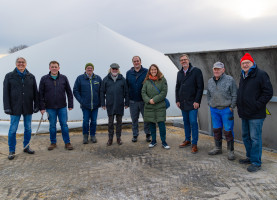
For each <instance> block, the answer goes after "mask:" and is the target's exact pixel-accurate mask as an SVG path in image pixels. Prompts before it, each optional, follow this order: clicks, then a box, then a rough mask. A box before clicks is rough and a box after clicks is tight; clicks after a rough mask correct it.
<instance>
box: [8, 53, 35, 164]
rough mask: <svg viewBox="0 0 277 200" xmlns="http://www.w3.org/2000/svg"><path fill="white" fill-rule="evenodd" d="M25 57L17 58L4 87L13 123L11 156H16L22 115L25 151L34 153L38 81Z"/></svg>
mask: <svg viewBox="0 0 277 200" xmlns="http://www.w3.org/2000/svg"><path fill="white" fill-rule="evenodd" d="M26 66H27V62H26V60H25V58H22V57H19V58H17V59H16V68H15V69H14V70H13V71H12V72H10V73H8V74H6V76H5V80H4V84H3V86H4V88H3V101H4V111H5V113H6V114H8V115H10V116H11V124H10V129H9V134H8V143H9V152H10V153H9V156H8V159H9V160H12V159H14V157H15V146H16V131H17V128H18V123H19V120H20V117H21V115H23V119H24V141H23V147H24V150H23V151H24V152H26V153H29V154H34V153H35V151H33V150H32V149H31V148H30V146H29V142H30V139H31V133H32V129H31V122H32V114H33V113H36V112H38V111H39V107H38V91H37V83H36V79H35V77H34V75H33V74H31V73H30V72H29V71H28V70H27V69H26Z"/></svg>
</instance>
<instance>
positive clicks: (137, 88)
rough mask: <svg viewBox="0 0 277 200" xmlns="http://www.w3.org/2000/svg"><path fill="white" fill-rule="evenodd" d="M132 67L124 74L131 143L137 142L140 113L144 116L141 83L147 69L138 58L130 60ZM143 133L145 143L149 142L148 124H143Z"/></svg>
mask: <svg viewBox="0 0 277 200" xmlns="http://www.w3.org/2000/svg"><path fill="white" fill-rule="evenodd" d="M132 62H133V65H134V66H133V67H132V68H131V69H130V70H128V71H127V73H126V81H127V85H128V88H129V99H130V115H131V119H132V131H133V139H132V142H137V138H138V135H139V129H138V119H139V114H140V113H141V114H142V116H144V101H143V100H142V96H141V90H142V86H143V81H144V79H145V77H146V74H147V72H148V69H146V68H144V67H142V65H141V59H140V57H139V56H134V57H133V58H132ZM144 132H145V134H146V141H147V142H151V134H150V130H149V124H148V123H146V122H145V123H144Z"/></svg>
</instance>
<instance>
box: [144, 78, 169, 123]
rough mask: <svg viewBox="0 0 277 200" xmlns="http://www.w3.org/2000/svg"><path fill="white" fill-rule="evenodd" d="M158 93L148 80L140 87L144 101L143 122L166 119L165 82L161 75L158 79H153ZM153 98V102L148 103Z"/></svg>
mask: <svg viewBox="0 0 277 200" xmlns="http://www.w3.org/2000/svg"><path fill="white" fill-rule="evenodd" d="M153 82H154V83H155V85H156V87H157V88H158V89H159V90H160V93H159V92H158V91H157V89H156V88H155V87H154V86H153V84H152V82H151V81H150V80H147V81H146V82H145V83H144V84H143V87H142V90H141V95H142V99H143V101H144V103H145V104H144V121H145V122H153V123H156V122H164V121H165V120H166V107H165V101H164V99H165V97H166V94H167V82H166V79H165V78H164V77H163V78H162V79H161V80H159V81H153ZM150 99H153V100H154V102H155V104H150V103H149V101H150Z"/></svg>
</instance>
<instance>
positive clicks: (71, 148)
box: [64, 143, 73, 150]
mask: <svg viewBox="0 0 277 200" xmlns="http://www.w3.org/2000/svg"><path fill="white" fill-rule="evenodd" d="M64 148H66V149H67V150H73V146H72V145H71V144H70V143H67V144H65V146H64Z"/></svg>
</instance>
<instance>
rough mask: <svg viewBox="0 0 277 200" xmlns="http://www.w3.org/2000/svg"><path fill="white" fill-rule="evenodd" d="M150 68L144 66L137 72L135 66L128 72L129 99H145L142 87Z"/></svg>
mask: <svg viewBox="0 0 277 200" xmlns="http://www.w3.org/2000/svg"><path fill="white" fill-rule="evenodd" d="M147 72H148V69H146V68H143V67H142V66H141V69H140V70H139V71H138V72H136V71H135V69H134V67H132V68H131V69H130V70H128V71H127V73H126V81H127V85H128V89H129V99H130V100H132V101H143V100H142V96H141V89H142V86H143V81H144V79H145V77H146V74H147Z"/></svg>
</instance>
